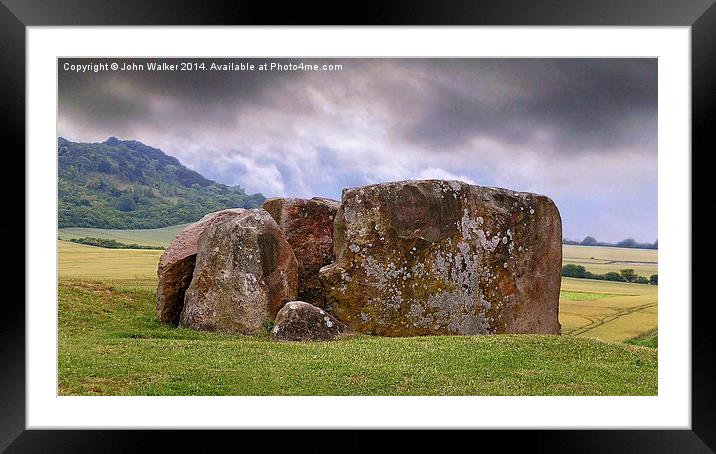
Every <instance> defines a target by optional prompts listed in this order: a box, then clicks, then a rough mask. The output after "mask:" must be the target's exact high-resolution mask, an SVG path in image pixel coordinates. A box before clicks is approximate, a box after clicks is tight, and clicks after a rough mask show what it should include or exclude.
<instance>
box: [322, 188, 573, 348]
mask: <svg viewBox="0 0 716 454" xmlns="http://www.w3.org/2000/svg"><path fill="white" fill-rule="evenodd" d="M561 242H562V224H561V219H560V215H559V212H558V211H557V208H556V206H555V205H554V203H553V202H552V201H551V200H550V199H549V198H547V197H544V196H541V195H536V194H530V193H523V192H515V191H509V190H505V189H496V188H487V187H480V186H474V185H469V184H466V183H463V182H460V181H443V180H422V181H400V182H393V183H383V184H376V185H370V186H363V187H358V188H349V189H344V190H343V195H342V203H341V208H340V210H339V211H338V214H337V218H336V222H335V226H334V237H333V245H334V254H335V262H334V263H333V264H331V265H328V266H325V267H323V268H322V269H321V271H320V276H321V280H322V283H323V285H324V288H325V291H326V293H327V295H328V297H329V304H328V305H327V309H328V310H329V311H330V312H331V313H332V314H334V315H335V316H336V317H337V318H338V319H340V320H342V321H343V322H345V323H346V324H347V325H348V326H350V327H351V328H353V329H355V330H357V331H359V332H363V333H372V334H378V335H384V336H416V335H431V334H488V333H550V334H558V333H559V331H560V324H559V321H558V318H557V317H558V309H559V289H560V282H561V265H562V264H561V262H562V245H561Z"/></svg>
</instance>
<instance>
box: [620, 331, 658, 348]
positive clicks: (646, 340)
mask: <svg viewBox="0 0 716 454" xmlns="http://www.w3.org/2000/svg"><path fill="white" fill-rule="evenodd" d="M624 342H625V343H627V344H631V345H640V346H642V347H649V348H659V332H658V331H654V332H653V333H649V334H646V335H644V336H640V337H636V338H634V339H628V340H626V341H624Z"/></svg>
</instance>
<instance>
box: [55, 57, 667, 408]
mask: <svg viewBox="0 0 716 454" xmlns="http://www.w3.org/2000/svg"><path fill="white" fill-rule="evenodd" d="M56 65H57V113H56V153H57V154H56V156H55V157H54V159H56V165H57V181H56V188H57V193H56V197H57V217H56V219H57V233H56V244H57V390H56V394H57V395H58V396H659V395H660V389H659V373H658V362H659V361H658V356H659V349H658V338H659V326H658V306H659V304H658V293H659V292H658V289H659V282H658V274H659V273H658V267H659V266H658V265H659V264H658V243H659V242H658V238H659V235H658V234H659V222H658V221H659V218H658V215H659V212H658V205H659V203H658V202H659V200H658V196H659V191H658V174H659V172H658V170H659V166H658V162H659V161H658V157H659V152H658V151H659V134H658V132H659V131H658V129H659V128H658V126H659V125H658V107H659V101H660V99H659V97H660V92H659V77H660V71H659V69H660V65H659V59H658V58H644V57H639V58H624V57H600V58H595V57H549V58H547V57H544V58H542V57H529V58H527V57H524V58H515V57H504V58H486V57H469V58H468V57H460V58H446V57H380V58H377V57H371V58H367V57H330V58H328V57H322V58H316V57H307V58H302V57H283V56H276V57H270V56H268V57H244V56H237V57H221V58H212V57H192V56H187V57H171V58H169V57H156V58H151V57H101V58H100V57H83V58H77V57H59V58H57V60H56ZM48 148H51V146H48ZM50 151H51V150H49V149H48V150H46V152H47V153H48V155H47V158H46V159H47V160H51V159H52V158H51V157H50V155H49V152H50ZM50 183H52V182H50ZM53 211H54V209H53ZM662 233H664V239H665V240H666V239H667V238H668V236H667V234H666V232H664V231H662ZM49 239H50V240H52V241H55V240H54V239H53V238H49ZM664 248H665V249H664V251H665V252H664V253H665V254H666V253H667V252H668V248H667V245H666V243H665V244H664ZM664 257H665V259H664V264H665V265H664V266H665V267H666V268H668V267H667V264H668V260H666V257H668V255H665V256H664ZM662 271H664V272H665V273H666V271H665V270H662ZM664 277H665V282H666V277H667V274H664ZM664 285H666V284H664ZM662 315H663V314H662ZM663 332H664V339H666V336H667V334H666V333H667V332H668V330H667V329H666V326H665V327H664V331H663ZM665 342H666V341H665ZM664 345H666V343H665V344H664Z"/></svg>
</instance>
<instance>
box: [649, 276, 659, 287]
mask: <svg viewBox="0 0 716 454" xmlns="http://www.w3.org/2000/svg"><path fill="white" fill-rule="evenodd" d="M649 283H650V284H651V285H659V275H658V274H652V275H651V277H650V278H649Z"/></svg>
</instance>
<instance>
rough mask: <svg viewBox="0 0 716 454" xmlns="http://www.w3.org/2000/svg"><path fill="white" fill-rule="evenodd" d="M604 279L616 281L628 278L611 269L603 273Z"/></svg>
mask: <svg viewBox="0 0 716 454" xmlns="http://www.w3.org/2000/svg"><path fill="white" fill-rule="evenodd" d="M601 276H602V279H604V280H606V281H616V282H626V279H624V276H622V275H621V274H619V273H617V272H616V271H610V272H608V273H606V274H602V275H601Z"/></svg>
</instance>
